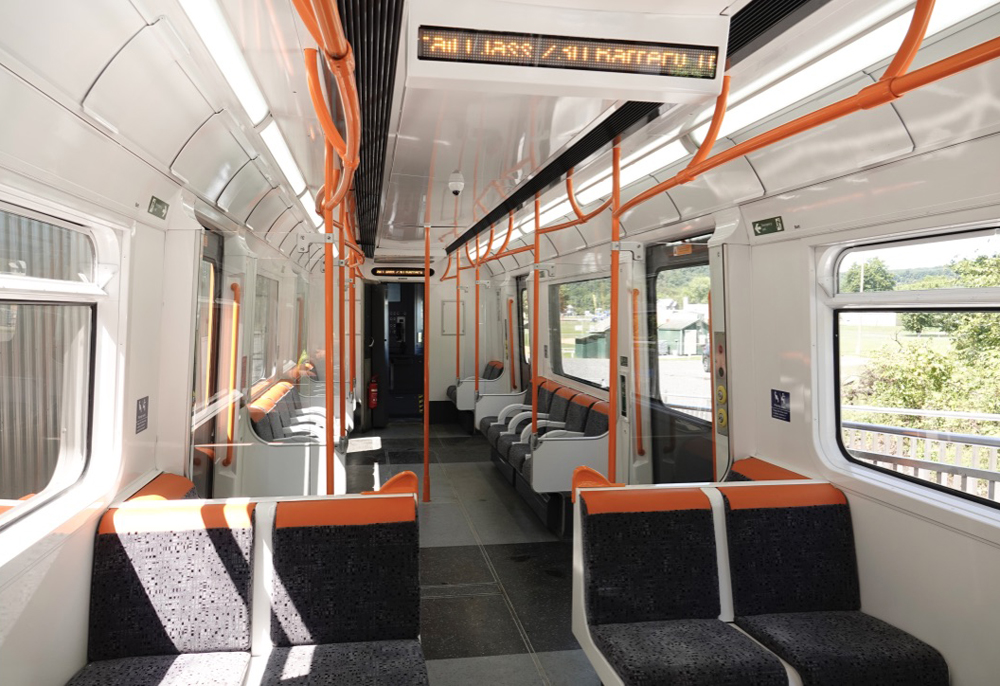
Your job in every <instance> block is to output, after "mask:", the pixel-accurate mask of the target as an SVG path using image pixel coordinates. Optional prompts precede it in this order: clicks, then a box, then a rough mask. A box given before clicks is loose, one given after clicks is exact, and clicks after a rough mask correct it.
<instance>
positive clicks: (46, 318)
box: [0, 209, 95, 527]
mask: <svg viewBox="0 0 1000 686" xmlns="http://www.w3.org/2000/svg"><path fill="white" fill-rule="evenodd" d="M94 262H95V258H94V247H93V243H92V241H91V239H90V237H89V236H88V235H86V234H84V233H81V232H79V231H75V230H73V229H70V228H65V227H62V226H57V225H54V224H50V223H47V222H45V221H40V220H38V219H34V218H31V217H27V216H21V215H19V214H14V213H12V212H8V211H4V210H2V209H0V282H3V285H4V286H7V287H9V288H11V289H15V288H18V286H19V285H20V286H25V287H27V286H29V285H36V284H37V283H38V282H37V281H36V280H37V279H44V280H46V281H47V282H48V283H47V284H46V287H45V291H46V299H45V300H44V301H30V300H24V299H9V298H4V297H3V296H2V295H0V527H2V526H3V525H4V524H6V523H9V522H10V521H12V520H13V519H14V518H15V517H17V516H18V510H19V509H22V508H25V507H26V505H28V504H29V503H30V504H36V503H41V502H44V501H45V500H47V499H49V498H51V497H53V496H55V495H56V494H58V493H59V492H61V491H63V490H65V489H66V488H67V487H69V486H71V485H72V484H74V483H75V482H76V481H77V480H78V479H79V478H80V477H81V475H82V474H83V472H84V469H85V467H86V464H87V459H88V455H89V448H90V410H91V400H92V398H91V396H92V390H91V386H92V375H93V365H94V362H93V351H94V316H95V306H94V305H93V304H92V303H81V302H74V300H76V299H78V296H76V295H74V294H73V293H74V291H75V290H76V288H77V284H79V283H81V282H83V283H93V280H94ZM70 282H72V283H70ZM60 284H62V286H61V285H60ZM62 287H65V289H66V295H65V297H60V296H59V291H60V289H61V288H62ZM2 292H3V290H2V289H0V293H2ZM32 501H33V502H32Z"/></svg>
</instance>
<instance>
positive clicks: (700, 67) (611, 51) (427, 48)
mask: <svg viewBox="0 0 1000 686" xmlns="http://www.w3.org/2000/svg"><path fill="white" fill-rule="evenodd" d="M417 36H418V41H417V57H418V58H419V59H421V60H431V61H439V62H467V63H474V64H499V65H508V66H515V67H548V68H553V69H579V70H582V71H602V72H615V73H622V74H643V75H647V76H648V75H653V76H672V77H680V78H689V79H714V78H715V76H716V66H717V63H718V58H719V50H718V48H715V47H706V46H700V45H680V44H674V43H650V42H643V41H622V40H606V39H601V38H573V37H570V36H549V35H541V34H533V33H512V32H507V31H480V30H476V29H459V28H446V27H438V26H421V27H420V28H419V31H418V34H417Z"/></svg>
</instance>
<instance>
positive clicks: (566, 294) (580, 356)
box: [549, 277, 611, 388]
mask: <svg viewBox="0 0 1000 686" xmlns="http://www.w3.org/2000/svg"><path fill="white" fill-rule="evenodd" d="M549 298H550V301H549V311H550V312H551V313H552V317H551V320H552V323H551V328H550V333H551V336H550V338H551V341H552V343H551V345H552V348H553V354H552V368H553V370H554V371H555V373H556V374H560V375H562V376H566V377H569V378H571V379H576V380H577V381H582V382H584V383H586V384H590V385H591V386H597V387H598V388H607V387H608V370H609V367H610V365H609V361H610V357H609V350H608V348H609V343H610V338H609V335H608V334H609V331H610V329H611V309H610V308H611V278H610V277H605V278H601V279H588V280H587V281H573V282H570V283H562V284H558V285H554V286H550V287H549Z"/></svg>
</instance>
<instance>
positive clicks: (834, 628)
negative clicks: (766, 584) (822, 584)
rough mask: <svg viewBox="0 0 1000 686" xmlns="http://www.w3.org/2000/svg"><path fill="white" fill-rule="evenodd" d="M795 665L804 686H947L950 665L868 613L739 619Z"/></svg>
mask: <svg viewBox="0 0 1000 686" xmlns="http://www.w3.org/2000/svg"><path fill="white" fill-rule="evenodd" d="M736 625H737V626H739V627H740V628H741V629H743V630H744V631H746V632H747V633H748V634H750V635H751V636H753V637H754V638H756V639H757V640H758V641H760V642H761V643H763V644H764V645H765V646H767V647H768V648H770V649H771V650H773V651H774V652H775V653H776V654H777V655H779V656H780V657H781V658H782V659H784V660H785V661H787V662H788V663H789V664H791V665H793V666H794V667H795V669H796V670H797V671H798V672H799V675H800V676H801V677H802V683H803V684H804V685H805V686H866V685H867V684H878V686H948V680H949V679H948V665H947V664H946V663H945V661H944V658H943V657H942V656H941V654H940V653H939V652H938V651H936V650H935V649H934V648H932V647H931V646H929V645H927V644H926V643H924V642H923V641H921V640H919V639H917V638H914V637H913V636H911V635H910V634H908V633H906V632H905V631H902V630H900V629H897V628H896V627H894V626H892V625H891V624H887V623H886V622H883V621H882V620H880V619H876V618H875V617H871V616H870V615H866V614H864V613H863V612H789V613H782V614H769V615H756V616H753V617H737V619H736Z"/></svg>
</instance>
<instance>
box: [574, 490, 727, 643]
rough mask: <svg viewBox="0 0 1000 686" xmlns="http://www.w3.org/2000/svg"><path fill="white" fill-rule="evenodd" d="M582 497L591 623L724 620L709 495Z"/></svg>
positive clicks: (593, 493) (597, 493)
mask: <svg viewBox="0 0 1000 686" xmlns="http://www.w3.org/2000/svg"><path fill="white" fill-rule="evenodd" d="M581 497H582V502H581V505H580V511H581V513H582V521H581V531H582V534H583V538H582V545H583V568H584V570H583V571H584V604H585V606H586V610H587V618H588V621H589V622H590V624H614V623H622V622H652V621H665V620H672V619H714V618H717V617H718V616H719V612H720V604H719V571H718V563H717V558H716V550H715V526H714V524H713V519H712V506H711V503H710V502H709V500H708V496H706V495H705V494H704V493H703V492H702V491H701V489H698V488H670V489H639V490H632V489H613V490H605V491H589V492H586V491H585V492H583V494H582V496H581Z"/></svg>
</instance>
